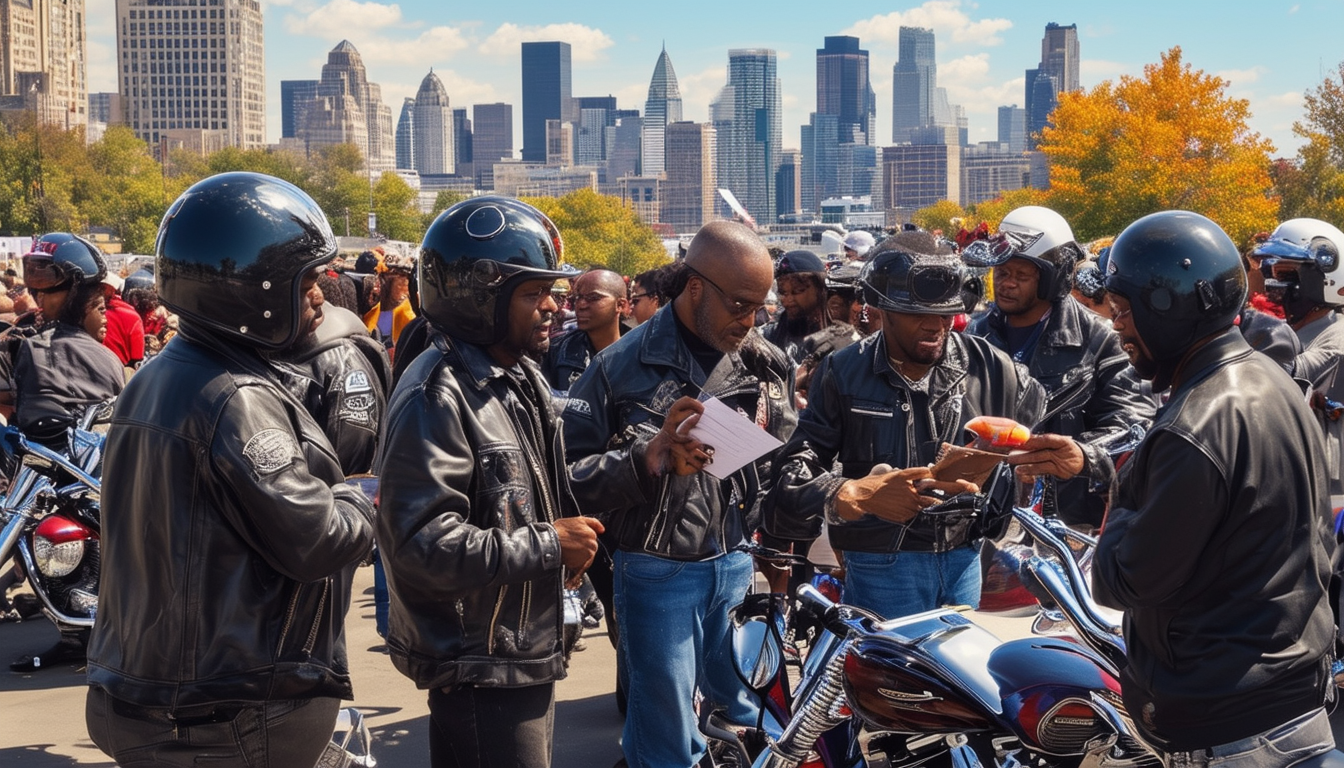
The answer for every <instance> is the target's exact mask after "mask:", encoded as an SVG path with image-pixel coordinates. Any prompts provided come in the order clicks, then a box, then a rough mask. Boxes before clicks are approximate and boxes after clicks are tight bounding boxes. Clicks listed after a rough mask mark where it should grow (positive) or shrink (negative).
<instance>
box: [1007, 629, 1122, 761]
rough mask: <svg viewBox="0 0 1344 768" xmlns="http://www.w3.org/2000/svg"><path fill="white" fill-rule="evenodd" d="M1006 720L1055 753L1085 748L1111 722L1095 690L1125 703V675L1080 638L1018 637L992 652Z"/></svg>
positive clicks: (1021, 734) (1118, 704) (1026, 740)
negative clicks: (1113, 671)
mask: <svg viewBox="0 0 1344 768" xmlns="http://www.w3.org/2000/svg"><path fill="white" fill-rule="evenodd" d="M988 667H989V674H990V675H991V676H993V678H994V680H995V681H996V683H997V684H998V688H999V693H1000V698H1001V700H1002V702H1003V714H1004V720H1005V722H1007V723H1008V724H1009V725H1010V726H1011V727H1012V728H1013V730H1014V731H1015V732H1016V733H1017V736H1018V737H1019V738H1020V739H1022V741H1023V743H1024V744H1026V745H1027V746H1028V747H1031V748H1033V749H1036V750H1040V751H1042V752H1047V753H1050V754H1055V755H1072V754H1082V752H1083V751H1084V750H1085V745H1086V743H1087V742H1088V740H1090V739H1091V738H1093V737H1094V736H1096V735H1099V734H1101V733H1104V732H1106V728H1107V726H1106V725H1105V723H1104V721H1103V720H1102V718H1101V716H1100V715H1099V714H1098V713H1097V712H1096V711H1095V709H1093V707H1092V706H1091V705H1090V703H1089V702H1090V701H1091V700H1092V696H1093V694H1096V695H1098V696H1100V697H1101V698H1103V699H1105V700H1106V701H1107V702H1108V703H1110V704H1111V705H1112V706H1115V707H1117V708H1121V709H1123V704H1122V703H1121V700H1120V681H1118V680H1117V679H1116V678H1115V677H1114V676H1112V675H1111V674H1110V673H1109V672H1107V671H1106V669H1105V668H1104V667H1103V666H1102V662H1101V660H1100V659H1099V658H1098V657H1097V656H1096V654H1094V653H1093V652H1092V651H1091V650H1089V649H1088V648H1085V647H1083V646H1082V645H1079V644H1078V643H1074V642H1070V641H1068V640H1063V639H1060V638H1055V637H1032V638H1024V639H1021V640H1012V641H1009V642H1007V643H1004V644H1003V645H1001V646H999V647H998V648H996V649H995V650H994V652H993V653H992V654H990V656H989V663H988Z"/></svg>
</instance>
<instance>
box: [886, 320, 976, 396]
mask: <svg viewBox="0 0 1344 768" xmlns="http://www.w3.org/2000/svg"><path fill="white" fill-rule="evenodd" d="M864 345H868V348H867V349H864ZM859 347H860V349H861V350H862V354H867V355H869V356H871V357H872V365H873V374H874V375H876V376H878V377H880V378H882V377H884V378H886V379H887V380H888V381H890V382H891V383H892V384H894V385H895V386H898V387H902V388H905V389H909V385H908V384H906V381H905V377H904V376H901V375H900V374H899V373H897V372H896V369H895V368H893V367H892V366H891V361H890V360H889V359H888V358H887V341H886V331H884V330H879V331H878V332H877V333H874V334H873V335H871V336H869V337H867V338H865V339H862V340H860V341H859ZM968 367H969V363H968V362H967V355H966V347H965V346H964V344H963V342H962V338H961V334H959V333H956V332H954V331H948V332H947V340H946V341H945V342H943V357H942V359H941V360H939V361H938V362H936V363H934V364H933V365H932V366H931V367H930V368H929V372H928V373H927V374H925V375H926V376H930V377H932V378H930V379H929V392H930V394H936V393H938V392H941V391H943V390H944V389H946V388H947V387H948V386H949V385H950V383H951V382H954V381H957V380H958V379H960V378H962V377H964V376H965V375H966V371H967V368H968Z"/></svg>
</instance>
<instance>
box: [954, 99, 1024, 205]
mask: <svg viewBox="0 0 1344 768" xmlns="http://www.w3.org/2000/svg"><path fill="white" fill-rule="evenodd" d="M1000 109H1002V107H1001V108H1000ZM1018 111H1019V112H1021V110H1018ZM1007 147H1008V144H1007V143H1005V142H1002V141H999V142H990V143H986V144H981V145H978V146H974V147H966V149H965V150H964V151H963V152H962V154H961V199H960V200H959V201H958V202H959V203H960V204H961V205H962V206H967V205H977V204H979V203H983V202H985V201H986V200H993V199H994V198H996V197H999V196H1000V195H1002V194H1003V193H1004V192H1009V191H1012V190H1014V189H1022V188H1023V187H1026V186H1029V185H1030V183H1031V159H1030V156H1028V155H1027V154H1025V153H1023V152H1022V151H1020V150H1019V151H1017V152H1013V151H1011V150H1009V149H1007Z"/></svg>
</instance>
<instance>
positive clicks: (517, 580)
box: [378, 333, 576, 688]
mask: <svg viewBox="0 0 1344 768" xmlns="http://www.w3.org/2000/svg"><path fill="white" fill-rule="evenodd" d="M431 338H432V343H431V347H430V348H429V349H427V350H425V351H424V352H423V353H421V354H420V356H419V357H417V358H416V359H415V362H413V363H411V366H410V367H409V368H407V369H406V373H405V374H404V375H403V377H402V378H401V381H400V382H398V384H397V388H396V390H395V391H394V392H393V393H392V399H391V402H390V403H389V404H388V411H387V426H386V430H385V432H384V438H383V446H382V448H381V450H380V451H379V461H378V464H379V471H378V475H379V478H380V486H379V490H380V493H381V500H380V501H381V503H380V506H379V512H380V517H379V523H378V546H379V550H380V551H381V553H382V558H383V565H384V566H385V567H386V569H387V583H388V591H389V593H390V595H391V598H392V610H391V615H390V616H389V623H388V636H387V645H388V648H389V650H390V651H391V655H392V663H393V664H394V665H396V667H397V669H398V670H400V671H401V672H402V674H404V675H406V676H407V677H409V678H411V679H412V680H414V681H415V684H416V685H417V686H419V687H421V688H440V687H445V686H453V685H458V684H472V685H482V686H503V687H512V686H522V685H534V684H538V683H544V682H550V681H553V680H558V679H560V678H563V677H564V676H565V662H564V656H563V654H562V652H561V632H562V625H563V622H564V612H563V610H562V608H561V602H560V600H561V596H562V592H561V590H562V586H563V573H562V563H561V559H560V541H559V538H558V537H557V536H556V532H555V528H554V527H553V526H552V525H551V524H550V523H551V521H553V520H555V519H556V518H558V517H560V516H561V515H573V514H574V513H575V511H576V507H575V505H574V501H573V495H572V494H571V492H570V489H569V484H568V480H567V478H566V475H565V465H564V461H563V457H564V444H563V442H562V440H563V438H562V435H561V432H560V425H559V421H558V419H557V418H556V417H555V416H554V415H553V412H552V409H551V408H550V406H549V404H548V403H546V402H538V400H539V399H541V398H545V399H547V400H549V398H550V392H549V390H548V389H547V387H546V382H545V380H543V379H542V377H541V373H540V371H539V370H538V369H537V367H536V365H535V364H533V363H532V362H531V361H530V360H524V361H523V362H521V363H519V365H518V366H517V367H516V368H515V369H514V370H513V371H506V370H505V369H503V368H501V367H500V366H499V365H498V364H497V363H496V362H495V361H494V359H493V358H491V357H490V355H489V353H488V352H486V350H485V349H484V348H482V347H479V346H476V345H472V344H464V343H462V342H458V341H453V340H451V339H449V338H448V337H446V336H444V335H442V334H439V333H433V334H432V335H431ZM524 382H526V383H524Z"/></svg>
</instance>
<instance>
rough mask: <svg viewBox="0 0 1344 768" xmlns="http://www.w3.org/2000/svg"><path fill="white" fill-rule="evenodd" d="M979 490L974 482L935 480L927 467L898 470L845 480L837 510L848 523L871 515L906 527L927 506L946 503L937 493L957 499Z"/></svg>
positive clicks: (838, 494)
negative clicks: (961, 495)
mask: <svg viewBox="0 0 1344 768" xmlns="http://www.w3.org/2000/svg"><path fill="white" fill-rule="evenodd" d="M978 490H979V488H977V487H976V485H975V483H972V482H969V481H966V480H956V481H952V482H949V481H944V480H935V479H933V473H931V472H930V471H929V468H928V467H911V468H910V469H897V470H894V471H891V472H887V473H885V474H871V475H868V476H867V477H862V478H859V479H857V480H847V481H845V484H844V485H842V486H840V491H839V492H838V493H837V494H836V497H835V511H836V514H838V515H840V517H842V518H844V519H846V520H857V519H859V518H860V517H862V516H863V515H865V514H868V515H872V516H873V517H876V518H879V519H881V520H886V521H888V522H891V523H901V524H905V523H908V522H910V521H911V520H912V519H914V517H915V515H918V514H919V512H920V510H922V509H924V508H925V507H931V506H933V505H935V504H940V503H942V502H943V501H945V500H946V497H943V498H939V497H938V496H935V495H932V494H933V492H935V491H942V492H943V493H944V494H946V495H947V496H954V495H956V494H958V493H965V492H967V491H971V492H974V491H978Z"/></svg>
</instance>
